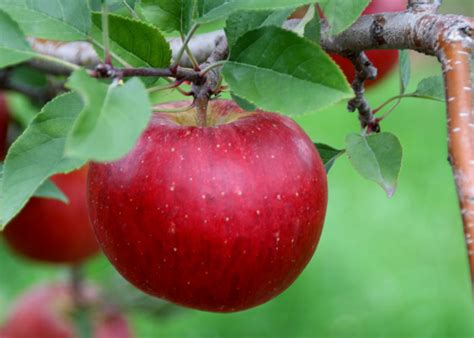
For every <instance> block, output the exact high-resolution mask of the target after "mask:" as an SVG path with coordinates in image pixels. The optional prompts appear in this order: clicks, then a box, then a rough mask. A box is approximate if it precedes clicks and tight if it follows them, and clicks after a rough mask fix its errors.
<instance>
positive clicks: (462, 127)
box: [439, 39, 474, 288]
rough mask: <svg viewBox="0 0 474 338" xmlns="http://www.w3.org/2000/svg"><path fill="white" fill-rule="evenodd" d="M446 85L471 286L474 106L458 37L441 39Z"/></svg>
mask: <svg viewBox="0 0 474 338" xmlns="http://www.w3.org/2000/svg"><path fill="white" fill-rule="evenodd" d="M440 47H441V49H440V56H439V59H440V61H441V64H442V67H443V74H444V79H445V85H446V103H447V114H448V134H449V146H448V148H449V159H450V163H451V166H452V169H453V174H454V178H455V181H456V188H457V192H458V198H459V204H460V207H461V215H462V219H463V224H464V236H465V239H466V246H467V253H468V261H469V266H470V273H471V282H472V283H473V288H474V117H473V116H474V110H473V95H472V83H471V76H470V74H471V72H470V62H471V58H470V53H471V52H472V50H470V49H469V48H466V47H465V46H464V44H463V43H462V42H461V41H449V40H448V41H446V40H444V39H441V40H440Z"/></svg>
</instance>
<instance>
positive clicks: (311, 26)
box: [304, 15, 321, 44]
mask: <svg viewBox="0 0 474 338" xmlns="http://www.w3.org/2000/svg"><path fill="white" fill-rule="evenodd" d="M304 37H305V38H307V39H309V40H311V41H313V42H314V43H317V44H319V42H320V40H321V20H320V18H319V15H314V16H313V18H312V19H311V20H310V21H309V22H308V23H307V24H306V26H305V27H304Z"/></svg>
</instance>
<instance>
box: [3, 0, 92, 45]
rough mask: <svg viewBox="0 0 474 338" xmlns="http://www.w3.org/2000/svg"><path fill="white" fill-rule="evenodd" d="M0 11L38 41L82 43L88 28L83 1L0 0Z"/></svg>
mask: <svg viewBox="0 0 474 338" xmlns="http://www.w3.org/2000/svg"><path fill="white" fill-rule="evenodd" d="M0 8H2V9H4V10H5V11H6V12H8V14H10V15H11V16H12V18H13V19H14V20H16V21H17V22H18V23H19V24H20V27H21V28H22V29H23V31H24V32H25V33H26V34H27V35H29V36H34V37H38V38H45V39H53V40H61V41H72V40H85V39H87V36H88V33H89V29H90V26H91V20H90V9H89V4H88V2H87V1H86V0H54V1H53V0H0Z"/></svg>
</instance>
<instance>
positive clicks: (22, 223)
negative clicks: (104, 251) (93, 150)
mask: <svg viewBox="0 0 474 338" xmlns="http://www.w3.org/2000/svg"><path fill="white" fill-rule="evenodd" d="M52 180H53V182H54V183H56V184H57V186H58V187H59V188H60V189H61V190H62V191H63V193H64V194H65V195H66V196H67V197H68V198H69V204H65V203H63V202H61V201H58V200H53V199H46V198H36V197H34V198H32V199H31V200H30V201H29V202H28V203H27V205H26V206H25V208H23V210H22V211H21V212H20V213H19V214H18V215H17V216H16V217H15V218H14V219H13V220H12V221H11V222H10V224H8V225H7V227H6V228H5V230H4V232H3V237H4V238H5V240H6V242H7V244H8V245H9V246H10V247H11V248H12V249H13V250H14V251H15V252H17V253H19V254H21V255H22V256H25V257H27V258H30V259H33V260H37V261H42V262H49V263H67V264H73V263H78V262H81V261H83V260H85V259H87V258H89V257H91V256H92V255H94V254H96V253H97V252H98V251H99V246H98V244H97V241H96V239H95V236H94V233H93V231H92V227H91V226H90V223H89V219H88V213H87V199H86V180H87V167H84V168H82V169H80V170H76V171H73V172H71V173H69V174H58V175H54V176H53V177H52Z"/></svg>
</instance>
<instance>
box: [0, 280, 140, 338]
mask: <svg viewBox="0 0 474 338" xmlns="http://www.w3.org/2000/svg"><path fill="white" fill-rule="evenodd" d="M83 292H84V294H85V295H84V300H85V305H86V306H91V307H93V306H94V305H95V307H94V308H93V310H94V313H91V315H92V320H93V323H92V325H93V333H94V338H132V333H131V331H130V328H129V326H128V323H127V321H126V319H125V317H123V315H121V314H120V313H118V312H116V311H114V312H105V311H102V312H99V311H98V307H97V304H96V303H98V302H99V301H100V298H99V295H98V293H97V290H96V289H94V288H92V287H90V286H88V287H87V288H85V290H84V291H83ZM73 311H74V305H73V301H72V295H71V292H70V289H69V288H68V287H67V286H66V285H65V284H60V283H58V284H46V285H41V286H39V287H36V288H33V289H31V290H29V291H28V292H27V293H25V294H24V295H22V296H21V297H20V298H19V300H18V301H17V303H16V304H15V306H14V308H13V310H12V312H11V314H10V316H9V318H8V319H7V322H6V324H5V327H4V328H3V329H2V330H1V331H0V337H2V338H77V337H79V336H78V335H77V334H76V328H75V325H74V321H73V319H72V314H73Z"/></svg>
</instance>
